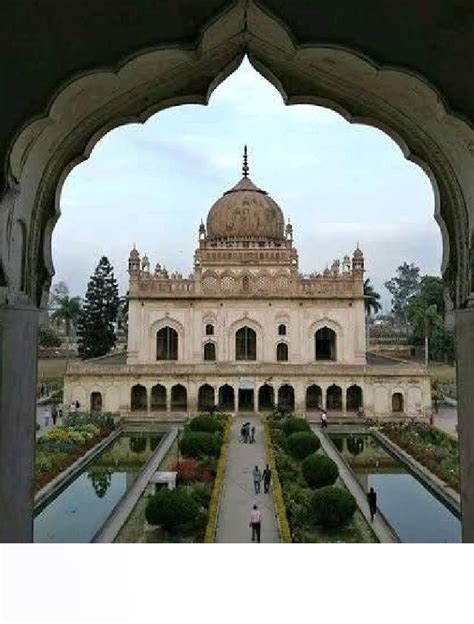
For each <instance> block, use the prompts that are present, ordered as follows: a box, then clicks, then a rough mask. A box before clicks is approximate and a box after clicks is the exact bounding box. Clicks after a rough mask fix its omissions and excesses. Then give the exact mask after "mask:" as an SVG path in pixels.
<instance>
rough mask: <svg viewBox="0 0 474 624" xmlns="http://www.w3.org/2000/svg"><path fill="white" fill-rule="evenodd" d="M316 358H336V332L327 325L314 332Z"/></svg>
mask: <svg viewBox="0 0 474 624" xmlns="http://www.w3.org/2000/svg"><path fill="white" fill-rule="evenodd" d="M314 345H315V358H316V360H335V359H336V332H335V331H333V330H332V329H329V327H322V328H321V329H318V331H317V332H316V333H315V334H314Z"/></svg>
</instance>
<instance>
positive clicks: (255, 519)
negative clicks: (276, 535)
mask: <svg viewBox="0 0 474 624" xmlns="http://www.w3.org/2000/svg"><path fill="white" fill-rule="evenodd" d="M262 518H263V515H262V512H261V511H259V510H258V509H257V505H254V506H253V509H252V511H251V512H250V527H251V528H252V542H254V541H255V536H256V537H257V542H258V543H259V544H260V531H261V528H262Z"/></svg>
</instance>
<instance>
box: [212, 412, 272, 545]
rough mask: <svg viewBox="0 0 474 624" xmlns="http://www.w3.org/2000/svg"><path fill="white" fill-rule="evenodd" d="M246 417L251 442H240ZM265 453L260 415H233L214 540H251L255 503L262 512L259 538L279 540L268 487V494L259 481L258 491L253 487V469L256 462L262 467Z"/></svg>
mask: <svg viewBox="0 0 474 624" xmlns="http://www.w3.org/2000/svg"><path fill="white" fill-rule="evenodd" d="M247 420H248V421H250V422H251V423H252V424H253V425H255V443H254V444H243V443H242V442H239V438H240V428H241V426H242V424H243V423H244V422H245V421H247ZM266 455H267V454H266V449H265V441H264V438H263V425H262V423H261V421H260V419H259V418H255V417H249V418H240V417H236V418H235V419H234V422H233V424H232V429H231V432H230V441H229V451H228V454H227V466H226V473H225V478H224V486H223V489H222V495H221V504H220V509H219V517H218V522H217V537H216V542H221V543H225V544H242V543H246V542H251V537H252V536H251V529H250V528H249V519H250V511H251V509H252V507H253V505H254V504H257V505H258V508H259V509H260V511H262V512H263V522H262V534H261V541H262V542H266V543H276V542H279V541H280V539H279V535H278V526H277V521H276V517H275V508H274V506H273V497H272V495H271V491H270V494H264V493H263V483H262V489H261V493H260V494H255V493H254V487H253V479H252V470H253V469H254V467H255V465H257V466H258V467H259V468H260V470H261V471H263V469H264V468H265V465H266V463H267V462H266Z"/></svg>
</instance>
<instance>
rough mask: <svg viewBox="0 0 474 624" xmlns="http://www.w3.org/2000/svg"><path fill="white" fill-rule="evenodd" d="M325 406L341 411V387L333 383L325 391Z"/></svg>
mask: <svg viewBox="0 0 474 624" xmlns="http://www.w3.org/2000/svg"><path fill="white" fill-rule="evenodd" d="M326 407H327V409H328V410H334V411H336V412H340V411H342V389H341V388H340V387H339V386H336V385H335V384H333V385H332V386H329V388H328V389H327V392H326Z"/></svg>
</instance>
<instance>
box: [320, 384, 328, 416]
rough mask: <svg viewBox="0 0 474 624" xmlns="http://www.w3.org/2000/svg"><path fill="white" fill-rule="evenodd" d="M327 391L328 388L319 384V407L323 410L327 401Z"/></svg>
mask: <svg viewBox="0 0 474 624" xmlns="http://www.w3.org/2000/svg"><path fill="white" fill-rule="evenodd" d="M327 391H328V389H327V387H326V386H321V407H322V409H323V410H325V409H326V405H327V402H326V398H327Z"/></svg>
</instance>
